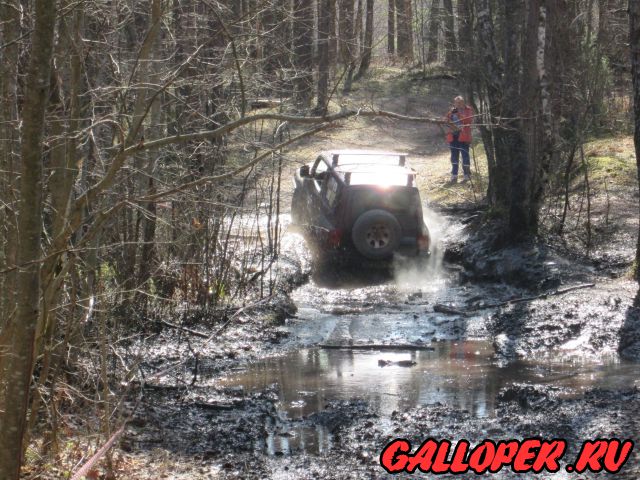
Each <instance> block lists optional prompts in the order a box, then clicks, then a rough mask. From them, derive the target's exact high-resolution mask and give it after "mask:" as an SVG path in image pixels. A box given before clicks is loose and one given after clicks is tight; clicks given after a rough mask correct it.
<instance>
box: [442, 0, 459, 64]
mask: <svg viewBox="0 0 640 480" xmlns="http://www.w3.org/2000/svg"><path fill="white" fill-rule="evenodd" d="M442 6H443V16H444V19H443V20H444V21H443V22H442V25H443V26H444V38H445V45H444V58H445V63H446V64H447V65H448V66H450V67H452V66H454V65H455V64H456V61H457V58H458V55H457V51H458V45H457V41H456V32H455V22H454V14H453V3H452V1H451V0H442Z"/></svg>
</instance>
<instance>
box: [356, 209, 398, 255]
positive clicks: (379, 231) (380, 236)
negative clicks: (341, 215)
mask: <svg viewBox="0 0 640 480" xmlns="http://www.w3.org/2000/svg"><path fill="white" fill-rule="evenodd" d="M401 235H402V228H401V227H400V223H399V222H398V220H397V219H396V217H394V216H393V215H392V214H391V213H389V212H387V211H386V210H369V211H367V212H364V213H363V214H362V215H360V216H359V217H358V219H357V220H356V221H355V223H354V224H353V229H352V230H351V239H352V240H353V244H354V246H355V247H356V250H358V252H360V253H361V254H362V255H363V256H365V257H367V258H370V259H372V260H379V259H383V258H387V257H390V256H391V255H392V254H393V252H394V251H395V250H396V249H397V248H398V246H399V245H400V237H401Z"/></svg>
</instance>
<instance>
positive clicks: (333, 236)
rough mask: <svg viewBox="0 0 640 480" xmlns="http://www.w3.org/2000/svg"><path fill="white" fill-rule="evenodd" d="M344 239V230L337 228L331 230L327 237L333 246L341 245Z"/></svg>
mask: <svg viewBox="0 0 640 480" xmlns="http://www.w3.org/2000/svg"><path fill="white" fill-rule="evenodd" d="M341 241H342V230H339V229H335V230H329V236H328V237H327V242H328V243H329V245H330V246H331V247H334V248H335V247H339V246H340V242H341Z"/></svg>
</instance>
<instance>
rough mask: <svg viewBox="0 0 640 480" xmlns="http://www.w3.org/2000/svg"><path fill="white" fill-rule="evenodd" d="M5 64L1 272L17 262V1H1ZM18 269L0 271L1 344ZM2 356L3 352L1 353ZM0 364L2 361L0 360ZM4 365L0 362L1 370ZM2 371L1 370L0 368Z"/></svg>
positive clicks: (0, 69)
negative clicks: (5, 271)
mask: <svg viewBox="0 0 640 480" xmlns="http://www.w3.org/2000/svg"><path fill="white" fill-rule="evenodd" d="M0 22H2V25H3V28H2V36H1V37H0V42H2V44H3V45H4V47H3V49H2V63H1V64H0V171H1V172H3V174H2V175H0V199H2V201H3V203H4V204H3V205H0V271H1V270H7V269H8V268H10V267H12V266H13V265H15V264H16V248H17V246H18V242H17V241H16V236H17V224H16V222H17V217H16V208H17V194H16V192H17V185H16V184H15V183H14V182H15V179H16V177H17V172H18V168H19V162H18V154H17V145H18V138H19V130H18V103H17V102H18V92H17V89H18V58H19V54H20V42H19V41H18V39H19V37H20V6H19V2H18V0H8V1H6V2H1V3H0ZM15 282H16V275H15V271H10V272H8V273H6V274H0V345H1V344H2V343H1V338H2V336H1V335H2V332H3V331H4V327H5V325H6V321H7V320H8V318H9V316H10V315H11V314H12V312H13V311H14V309H15V298H16V297H15V293H14V292H15ZM0 357H1V352H0ZM0 363H1V362H0ZM1 368H2V366H1V365H0V369H1ZM0 373H1V370H0Z"/></svg>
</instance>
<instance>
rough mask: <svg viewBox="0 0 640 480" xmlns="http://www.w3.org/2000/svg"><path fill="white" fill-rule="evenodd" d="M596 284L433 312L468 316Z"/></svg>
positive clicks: (440, 306) (444, 307)
mask: <svg viewBox="0 0 640 480" xmlns="http://www.w3.org/2000/svg"><path fill="white" fill-rule="evenodd" d="M595 286H596V284H595V283H584V284H582V285H574V286H573V287H567V288H559V289H558V290H554V291H551V292H546V293H541V294H540V295H534V296H531V297H521V298H513V299H511V300H506V301H504V302H499V303H490V304H487V305H479V306H477V307H475V308H467V309H464V310H460V309H457V308H453V307H449V306H448V305H443V304H441V303H436V304H435V305H434V306H433V311H434V312H437V313H445V314H448V315H462V316H465V315H468V314H470V313H473V312H476V311H478V310H486V309H487V308H500V307H506V306H507V305H511V304H513V303H522V302H531V301H533V300H539V299H541V298H547V297H552V296H555V295H564V294H565V293H569V292H573V291H574V290H581V289H583V288H592V287H595Z"/></svg>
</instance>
